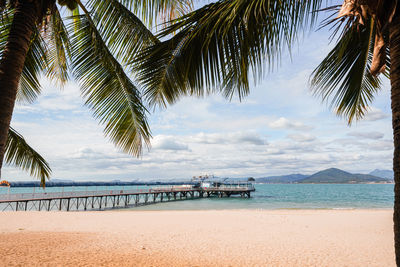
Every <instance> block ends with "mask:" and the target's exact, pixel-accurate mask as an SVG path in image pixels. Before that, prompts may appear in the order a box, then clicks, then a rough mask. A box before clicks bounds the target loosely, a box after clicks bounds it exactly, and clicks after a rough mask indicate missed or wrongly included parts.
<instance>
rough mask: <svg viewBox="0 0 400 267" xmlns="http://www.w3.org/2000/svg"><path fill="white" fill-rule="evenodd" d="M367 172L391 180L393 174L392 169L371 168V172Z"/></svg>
mask: <svg viewBox="0 0 400 267" xmlns="http://www.w3.org/2000/svg"><path fill="white" fill-rule="evenodd" d="M369 174H371V175H374V176H378V177H381V178H386V179H390V180H393V177H394V174H393V171H392V170H379V169H376V170H373V171H372V172H370V173H369Z"/></svg>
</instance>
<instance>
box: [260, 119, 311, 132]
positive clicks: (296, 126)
mask: <svg viewBox="0 0 400 267" xmlns="http://www.w3.org/2000/svg"><path fill="white" fill-rule="evenodd" d="M268 125H269V127H271V128H274V129H293V130H311V129H312V127H311V126H307V125H305V124H303V123H301V122H296V121H290V120H288V119H287V118H284V117H280V118H279V119H277V120H275V121H273V122H270V123H269V124H268Z"/></svg>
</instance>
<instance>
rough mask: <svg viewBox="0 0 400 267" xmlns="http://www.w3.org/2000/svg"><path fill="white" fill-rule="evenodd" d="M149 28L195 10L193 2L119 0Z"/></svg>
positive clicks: (176, 0) (189, 0)
mask: <svg viewBox="0 0 400 267" xmlns="http://www.w3.org/2000/svg"><path fill="white" fill-rule="evenodd" d="M119 2H121V4H122V5H124V6H125V7H127V8H128V9H129V10H131V11H132V12H133V13H134V14H137V15H138V16H139V18H140V19H141V20H142V21H143V23H144V24H145V25H147V26H149V27H152V26H153V25H157V24H158V23H159V22H160V21H164V22H168V21H170V20H172V19H175V18H178V17H180V16H182V15H184V14H187V13H188V12H189V11H191V10H192V9H193V0H137V1H132V0H119Z"/></svg>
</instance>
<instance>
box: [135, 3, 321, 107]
mask: <svg viewBox="0 0 400 267" xmlns="http://www.w3.org/2000/svg"><path fill="white" fill-rule="evenodd" d="M321 2H322V1H321V0H309V1H298V0H289V1H275V0H261V1H260V0H238V1H229V0H222V1H219V2H216V3H213V4H209V5H206V6H204V7H202V8H200V9H198V10H196V11H193V12H191V13H189V14H187V15H186V16H184V17H182V18H180V19H179V20H176V21H175V22H174V23H173V24H172V25H171V26H169V27H167V28H166V29H165V30H163V31H162V32H161V33H160V34H159V37H160V38H163V37H164V38H165V37H168V36H169V35H170V34H172V33H175V32H176V33H177V34H176V35H175V36H173V37H172V38H170V39H169V40H166V41H164V42H161V43H158V44H155V45H153V46H151V47H150V48H148V49H145V50H144V52H143V54H142V55H141V56H140V57H139V58H138V59H137V61H135V62H134V64H135V65H136V68H137V70H138V72H139V79H140V81H141V82H142V83H143V84H144V87H145V89H146V90H145V95H146V99H147V100H148V102H149V103H150V104H151V105H165V104H166V103H174V102H175V101H176V100H177V99H179V97H180V96H182V95H196V96H202V95H204V94H207V93H210V92H215V91H218V92H221V93H223V95H224V96H226V97H227V98H231V97H232V96H233V95H235V94H237V95H238V97H239V98H242V97H244V96H246V95H247V94H248V92H249V77H248V76H249V73H250V70H252V72H253V74H254V80H255V81H257V80H259V79H260V78H261V77H263V75H264V73H265V72H266V69H267V70H268V71H269V70H272V69H273V68H274V66H276V64H278V63H279V59H280V55H281V53H282V51H283V50H284V49H285V48H287V49H290V47H291V46H292V44H293V42H294V41H295V40H296V39H297V38H298V33H299V32H301V30H302V29H306V27H308V25H310V24H311V25H312V24H313V23H314V21H315V19H316V14H317V13H316V12H311V11H315V10H317V9H319V7H320V5H321Z"/></svg>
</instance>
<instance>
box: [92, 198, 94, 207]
mask: <svg viewBox="0 0 400 267" xmlns="http://www.w3.org/2000/svg"><path fill="white" fill-rule="evenodd" d="M93 208H94V196H93V197H92V209H93Z"/></svg>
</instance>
